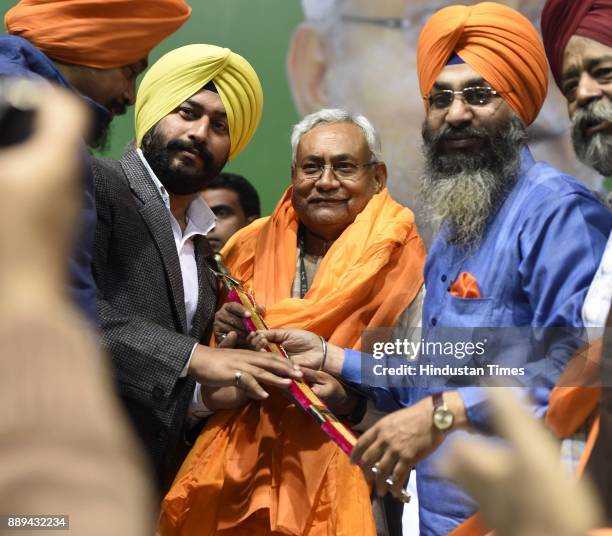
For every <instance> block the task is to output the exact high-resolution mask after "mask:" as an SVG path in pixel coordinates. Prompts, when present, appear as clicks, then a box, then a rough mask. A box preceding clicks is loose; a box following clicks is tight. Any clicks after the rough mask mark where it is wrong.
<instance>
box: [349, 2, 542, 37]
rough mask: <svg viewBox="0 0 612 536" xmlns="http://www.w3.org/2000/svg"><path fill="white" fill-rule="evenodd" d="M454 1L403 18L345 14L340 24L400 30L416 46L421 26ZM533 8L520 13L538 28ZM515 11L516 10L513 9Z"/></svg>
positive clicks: (433, 4) (537, 7) (539, 8)
mask: <svg viewBox="0 0 612 536" xmlns="http://www.w3.org/2000/svg"><path fill="white" fill-rule="evenodd" d="M456 3H457V2H456V1H454V2H453V1H450V0H440V1H439V2H435V1H434V0H429V2H428V4H429V5H427V6H425V7H424V8H419V9H416V10H414V11H412V12H411V13H410V14H409V16H404V17H367V16H363V15H357V14H354V13H347V14H341V15H340V21H341V22H348V23H352V24H366V25H370V26H378V27H379V28H387V29H389V30H400V31H401V32H402V33H403V34H404V36H405V40H406V41H407V43H408V45H410V46H416V44H417V41H418V38H419V34H420V33H421V30H422V28H423V26H425V24H426V23H427V21H428V20H429V19H430V18H431V16H432V15H433V14H434V13H436V12H437V11H439V10H440V9H443V8H445V7H448V6H451V5H453V4H456ZM534 3H535V4H536V5H535V6H523V7H521V9H520V11H521V13H523V15H525V16H526V17H527V18H528V19H529V21H530V22H531V23H532V24H533V25H534V26H535V27H536V28H538V29H539V28H540V14H541V12H542V6H540V5H538V2H534ZM515 9H518V8H517V7H515Z"/></svg>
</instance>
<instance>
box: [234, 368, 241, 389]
mask: <svg viewBox="0 0 612 536" xmlns="http://www.w3.org/2000/svg"><path fill="white" fill-rule="evenodd" d="M241 378H242V372H240V371H239V370H237V371H236V372H235V373H234V385H235V386H236V387H238V388H240V379H241Z"/></svg>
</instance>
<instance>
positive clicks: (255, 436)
mask: <svg viewBox="0 0 612 536" xmlns="http://www.w3.org/2000/svg"><path fill="white" fill-rule="evenodd" d="M297 229H298V218H297V215H296V213H295V211H294V210H293V207H292V206H291V189H289V190H288V191H287V192H286V193H285V195H284V196H283V198H282V199H281V200H280V202H279V203H278V205H277V207H276V209H275V211H274V213H273V214H272V216H271V217H269V218H263V219H260V220H258V221H256V222H254V223H253V224H251V225H250V226H248V227H247V228H245V229H243V230H241V231H240V232H238V233H237V234H236V235H235V236H234V237H233V238H232V239H231V240H230V242H228V244H227V245H226V246H225V248H224V250H223V253H224V256H225V260H226V264H227V265H228V267H229V269H230V270H231V272H232V273H233V274H234V275H235V276H236V277H237V278H238V279H240V280H242V281H243V282H244V283H246V284H247V285H248V286H250V287H252V289H253V291H254V293H255V297H256V300H257V301H258V303H260V304H262V305H265V306H266V307H267V310H266V320H267V322H268V324H269V325H270V326H271V327H287V326H299V327H302V328H305V329H308V330H310V331H313V332H314V333H317V334H320V335H322V336H324V337H326V338H327V339H328V340H330V341H331V342H333V343H335V344H337V345H340V346H344V347H352V348H359V346H360V336H361V332H362V330H363V329H366V328H369V327H372V328H373V327H385V326H392V325H394V324H395V322H396V321H397V319H398V317H399V315H400V314H401V313H402V311H404V309H406V307H407V306H408V305H410V303H411V302H412V300H413V299H414V298H415V296H416V295H417V293H418V292H419V289H420V288H421V286H422V284H423V275H422V272H423V265H424V260H425V249H424V246H423V243H422V242H421V239H420V237H419V235H418V232H417V230H416V226H415V224H414V216H413V214H412V212H411V211H410V210H408V209H407V208H404V207H402V206H400V205H398V204H397V203H396V202H395V201H393V200H392V199H391V197H390V196H389V194H388V192H387V190H386V189H385V190H384V191H383V192H381V193H379V194H377V195H375V196H374V197H373V198H372V199H371V200H370V202H369V203H368V205H367V206H366V208H365V209H364V210H363V211H362V212H361V213H360V214H359V215H358V216H357V218H356V219H355V221H354V222H353V223H352V224H351V225H350V226H349V227H348V228H347V229H345V231H344V232H343V233H342V235H341V236H340V237H339V238H338V239H337V240H336V241H335V242H334V244H333V245H332V247H331V248H330V250H329V251H328V252H327V254H326V255H325V257H324V259H323V260H322V261H321V265H320V267H319V271H318V272H317V275H316V277H315V279H314V281H313V283H312V286H311V288H310V290H309V291H308V293H307V294H306V296H305V297H304V299H303V300H300V299H294V298H291V286H292V282H293V279H294V276H295V259H296V253H297ZM159 531H160V532H159V533H160V534H162V535H163V536H170V535H181V536H195V535H196V534H197V535H198V536H208V535H213V534H243V533H244V534H246V533H247V532H248V534H250V535H251V536H254V535H259V534H262V535H263V534H271V533H273V534H291V535H296V536H297V535H310V536H314V535H317V536H319V535H324V536H340V535H346V536H356V535H364V536H370V535H372V536H374V534H375V527H374V520H373V516H372V511H371V504H370V497H369V489H368V485H367V483H366V481H365V479H364V477H363V474H362V473H361V470H360V469H359V468H358V467H356V466H352V465H351V464H350V463H349V460H348V458H347V457H346V456H345V455H344V454H343V453H342V452H341V451H340V449H339V448H338V447H337V446H336V445H335V444H334V443H333V442H332V441H331V440H329V439H327V438H326V437H325V436H324V435H323V433H322V432H321V431H320V430H319V429H318V426H317V425H316V424H315V423H314V422H313V421H312V419H311V417H310V416H308V415H307V414H305V413H304V412H302V411H301V410H300V409H299V408H297V407H296V405H295V404H293V403H291V402H290V401H289V400H287V399H286V398H285V397H284V396H281V395H280V394H278V393H271V396H270V398H269V399H268V400H266V401H265V402H264V403H255V402H252V403H250V404H248V405H246V406H245V407H243V408H241V409H239V410H228V411H221V412H218V413H216V414H215V415H214V416H213V417H211V418H210V420H209V421H208V423H207V425H206V427H205V428H204V430H203V432H202V434H201V435H200V437H199V438H198V441H197V442H196V444H195V445H194V447H193V449H192V451H191V452H190V454H189V456H188V457H187V459H186V461H185V463H184V464H183V467H182V468H181V470H180V471H179V474H178V476H177V478H176V480H175V482H174V485H173V487H172V489H171V490H170V492H169V493H168V495H167V496H166V498H165V499H164V501H163V504H162V515H161V519H160V525H159Z"/></svg>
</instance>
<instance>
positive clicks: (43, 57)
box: [0, 0, 191, 323]
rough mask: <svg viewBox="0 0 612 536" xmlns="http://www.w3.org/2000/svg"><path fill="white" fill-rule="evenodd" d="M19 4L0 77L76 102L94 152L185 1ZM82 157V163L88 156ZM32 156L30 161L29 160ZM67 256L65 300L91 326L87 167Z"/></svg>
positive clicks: (182, 16) (11, 15)
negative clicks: (61, 92)
mask: <svg viewBox="0 0 612 536" xmlns="http://www.w3.org/2000/svg"><path fill="white" fill-rule="evenodd" d="M154 4H155V7H153V6H152V2H149V1H147V0H105V1H103V2H100V1H98V0H21V1H20V2H19V3H18V4H17V5H15V6H14V7H13V8H11V9H10V10H9V11H8V12H7V13H6V14H5V18H4V21H5V23H6V28H7V31H8V34H9V35H3V36H0V76H1V77H19V78H28V79H33V80H38V81H43V82H44V81H47V82H50V83H52V84H55V85H59V86H62V87H64V88H66V89H68V90H70V91H72V92H74V93H76V94H77V95H79V97H81V98H82V99H83V100H84V101H85V103H86V105H87V106H88V108H89V109H90V111H91V113H92V115H93V116H94V125H93V128H92V129H91V135H90V136H91V139H90V140H89V142H90V143H91V144H93V145H103V144H104V142H105V139H106V133H107V131H108V126H109V124H110V122H111V121H112V119H113V117H114V116H115V115H119V114H123V113H125V111H126V108H127V107H128V106H131V105H132V104H134V96H135V84H136V78H137V76H138V75H139V74H140V73H141V72H142V71H143V70H144V68H145V67H146V66H147V55H148V54H149V51H150V50H151V49H152V48H153V47H154V46H156V45H157V44H158V43H159V42H161V41H162V40H164V39H165V38H166V37H167V36H169V35H170V34H172V33H174V32H175V31H176V30H178V28H179V27H180V26H181V25H182V24H183V23H184V22H185V21H186V20H187V19H188V18H189V15H190V14H191V8H190V7H189V6H188V5H187V4H186V3H185V1H184V0H159V1H156V2H155V3H154ZM83 153H84V158H87V155H85V151H83ZM33 157H35V156H33ZM84 168H85V174H84V175H85V176H84V178H83V189H84V199H83V207H82V211H81V217H80V220H79V222H78V226H77V228H78V239H77V244H76V248H75V252H74V254H73V257H72V260H71V263H70V271H71V287H70V290H71V293H72V296H73V299H74V300H75V302H76V303H77V304H78V305H79V306H80V308H81V310H82V312H83V313H85V314H86V315H87V316H88V317H89V319H90V320H91V321H92V323H97V312H96V286H95V283H94V280H93V277H92V274H91V256H92V248H93V240H94V236H93V235H94V227H95V221H96V214H95V202H94V199H93V189H94V188H93V179H92V177H91V164H90V163H89V162H87V163H86V165H85V166H84Z"/></svg>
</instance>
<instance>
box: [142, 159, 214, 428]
mask: <svg viewBox="0 0 612 536" xmlns="http://www.w3.org/2000/svg"><path fill="white" fill-rule="evenodd" d="M136 152H137V153H138V156H139V157H140V160H141V161H142V163H143V165H144V167H145V168H146V170H147V171H148V172H149V176H150V177H151V180H152V181H153V183H154V184H155V187H156V188H157V190H158V192H159V195H161V198H162V200H163V202H164V205H166V208H167V209H168V215H169V216H170V225H171V226H172V235H173V236H174V243H175V245H176V251H177V253H178V258H179V263H180V265H181V277H182V279H183V295H184V297H185V314H186V317H187V328H188V331H191V327H192V326H193V317H194V316H195V312H196V309H197V308H198V296H199V283H198V265H197V263H196V257H195V249H194V245H193V240H192V238H193V237H194V236H196V235H201V236H206V235H207V234H208V233H209V232H210V231H211V230H212V228H213V227H214V226H215V224H216V217H215V214H214V212H213V211H212V210H211V209H210V207H209V206H208V205H207V204H206V202H205V201H204V200H203V199H202V197H201V196H197V197H196V198H195V199H194V200H193V201H192V202H191V204H190V205H189V207H187V214H186V219H187V227H185V232H183V231H181V226H180V225H179V222H178V221H176V218H175V217H174V215H173V214H172V212H171V210H170V196H169V195H168V192H167V190H166V189H165V188H164V185H163V184H162V183H161V181H160V180H159V179H158V178H157V175H156V174H155V172H154V171H153V169H151V166H149V163H148V162H147V160H146V158H145V157H144V155H143V154H142V151H141V150H140V149H136ZM197 346H198V345H197V344H195V345H194V347H193V349H192V350H191V355H190V356H189V359H188V360H187V363H186V364H185V366H184V367H183V370H182V371H181V374H180V377H185V376H187V371H188V370H189V365H190V363H191V358H192V357H193V352H194V351H195V349H196V348H197ZM211 413H212V412H211V411H210V410H209V409H208V408H207V407H206V406H205V405H204V403H203V401H202V395H201V392H200V384H199V383H198V384H196V388H195V391H194V396H193V400H192V402H191V405H190V407H189V416H191V417H205V416H207V415H210V414H211Z"/></svg>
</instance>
